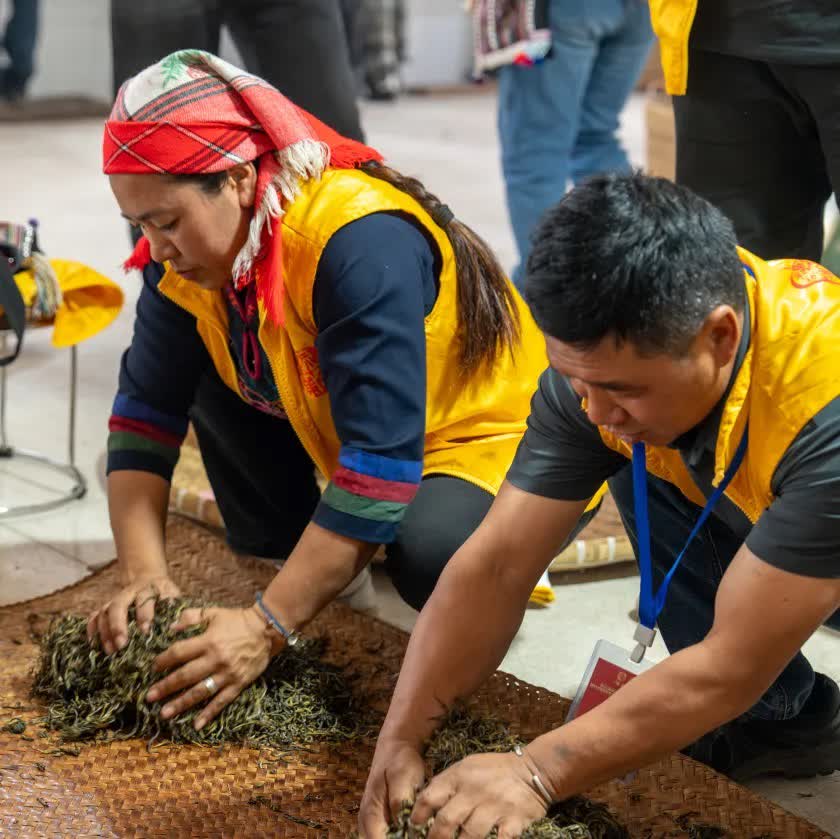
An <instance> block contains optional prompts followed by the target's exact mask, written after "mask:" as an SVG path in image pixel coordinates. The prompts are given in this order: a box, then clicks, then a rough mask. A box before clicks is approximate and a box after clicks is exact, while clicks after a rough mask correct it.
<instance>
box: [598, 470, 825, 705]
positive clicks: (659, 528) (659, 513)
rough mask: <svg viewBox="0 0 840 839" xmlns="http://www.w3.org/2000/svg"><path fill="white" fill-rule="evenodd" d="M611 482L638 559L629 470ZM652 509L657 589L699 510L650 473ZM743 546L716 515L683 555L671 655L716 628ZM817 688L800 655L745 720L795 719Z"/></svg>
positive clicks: (663, 622) (666, 627)
mask: <svg viewBox="0 0 840 839" xmlns="http://www.w3.org/2000/svg"><path fill="white" fill-rule="evenodd" d="M609 484H610V492H611V493H612V495H613V498H614V499H615V503H616V505H617V506H618V510H619V512H620V513H621V519H622V521H623V522H624V527H625V529H626V530H627V535H628V536H629V538H630V541H631V542H632V544H633V550H634V551H635V552H636V555H637V556H638V550H637V541H636V519H635V515H634V513H633V474H632V470H631V467H630V466H629V465H628V466H627V467H625V468H624V469H622V470H621V471H620V472H619V473H618V474H617V475H615V477H613V478H611V479H610V482H609ZM648 506H649V518H650V534H651V556H652V560H653V577H654V586H658V585H659V584H660V582H661V581H662V578H663V577H664V576H665V573H666V572H667V571H668V569H669V568H670V567H671V565H672V564H673V561H674V559H676V557H677V555H678V554H679V552H680V551H681V550H682V547H683V545H685V542H686V540H687V539H688V535H689V533H690V532H691V529H692V528H693V527H694V524H695V522H696V521H697V519H698V517H699V516H700V512H701V510H700V507H698V506H696V505H695V504H693V503H692V502H691V501H689V500H688V499H687V498H686V497H685V496H684V495H683V494H682V493H681V492H680V491H679V490H678V489H676V487H674V486H673V485H671V484H669V483H666V482H665V481H663V480H660V479H659V478H655V477H653V476H651V475H649V476H648ZM742 542H743V540H742V539H740V538H739V537H738V536H736V535H735V533H734V532H733V531H732V530H731V529H730V528H729V527H728V526H727V525H726V524H724V523H723V522H722V521H721V520H720V519H718V518H717V517H716V516H714V515H713V516H711V517H710V518H709V521H708V522H707V523H706V525H705V527H703V529H702V530H701V531H700V533H699V534H698V535H697V537H696V538H695V539H694V541H693V542H692V543H691V546H690V547H689V549H688V550H687V551H686V552H685V556H684V557H683V560H682V562H681V563H680V567H679V569H678V571H677V572H676V574H674V577H673V579H672V580H671V586H670V588H669V589H668V598H667V600H666V602H665V608H664V610H663V612H662V614H661V615H660V617H659V622H658V627H659V631H660V632H661V633H662V639H663V640H664V641H665V645H666V646H667V647H668V650H669V652H671V653H675V652H677V651H678V650H681V649H684V648H685V647H688V646H691V645H692V644H696V643H698V642H699V641H702V640H703V638H705V637H706V635H707V634H708V632H709V630H710V629H711V628H712V622H713V621H714V608H715V596H716V594H717V589H718V586H719V585H720V581H721V578H722V577H723V574H724V572H725V571H726V569H727V567H728V566H729V563H730V562H731V561H732V559H733V557H734V556H735V554H736V553H737V551H738V549H739V548H740V547H741V544H742ZM837 617H838V615H837V614H835V615H834V617H833V618H832V619H831V621H830V622H831V623H832V624H833V623H834V621H835V620H836V619H837ZM813 686H814V671H813V669H812V668H811V665H810V664H809V663H808V660H807V659H806V658H805V656H804V655H802V653H801V652H798V653H797V654H796V655H795V656H794V657H793V659H792V660H791V661H790V663H789V664H788V666H787V667H785V669H784V670H783V671H782V672H781V674H780V675H779V677H778V678H777V679H776V681H775V682H774V683H773V684H772V685H771V686H770V688H768V690H767V692H766V693H765V694H764V695H763V696H762V697H761V699H759V701H758V702H757V703H756V704H755V705H754V706H753V707H752V708H751V709H750V710H749V711H748V712H747V716H749V717H751V718H753V719H763V720H783V719H790V718H791V717H795V716H796V715H797V714H798V713H799V711H800V710H801V709H802V706H803V705H804V704H805V702H806V701H807V699H808V697H809V696H810V695H811V689H812V688H813Z"/></svg>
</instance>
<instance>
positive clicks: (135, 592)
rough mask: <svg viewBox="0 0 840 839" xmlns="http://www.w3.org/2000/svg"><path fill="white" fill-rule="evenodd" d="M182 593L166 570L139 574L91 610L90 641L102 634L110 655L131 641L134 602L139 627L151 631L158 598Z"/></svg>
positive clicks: (88, 627)
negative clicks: (129, 617)
mask: <svg viewBox="0 0 840 839" xmlns="http://www.w3.org/2000/svg"><path fill="white" fill-rule="evenodd" d="M180 595H181V590H180V589H179V588H178V586H177V585H175V583H174V582H173V581H172V580H171V579H170V578H169V577H168V576H166V574H156V575H152V576H145V577H139V578H138V579H136V580H134V581H133V582H132V583H130V584H129V585H127V586H125V587H124V588H122V589H121V590H120V591H119V592H117V594H116V595H115V596H114V597H113V598H112V599H111V600H110V601H109V602H108V603H106V604H105V605H104V606H103V607H102V608H101V609H97V610H96V611H95V612H93V613H92V614H91V616H90V617H89V618H88V623H87V637H88V641H93V639H94V638H95V637H96V636H97V635H98V636H99V639H100V641H101V642H102V649H103V650H105V653H106V654H107V655H111V653H115V652H118V651H119V650H121V649H122V648H123V647H124V646H125V645H126V643H127V642H128V610H129V608H130V607H131V606H134V614H135V620H136V622H137V626H138V628H139V629H140V631H141V632H142V633H144V634H148V632H149V630H150V628H151V626H152V620H153V618H154V616H155V600H156V599H157V598H172V597H180Z"/></svg>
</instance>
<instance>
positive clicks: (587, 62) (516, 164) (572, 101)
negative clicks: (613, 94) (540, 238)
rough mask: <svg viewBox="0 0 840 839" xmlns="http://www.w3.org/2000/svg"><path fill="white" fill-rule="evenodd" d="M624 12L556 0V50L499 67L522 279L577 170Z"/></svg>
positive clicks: (552, 16)
mask: <svg viewBox="0 0 840 839" xmlns="http://www.w3.org/2000/svg"><path fill="white" fill-rule="evenodd" d="M623 18H624V1H623V0H590V2H587V3H586V4H583V3H580V2H578V0H551V2H550V4H549V25H550V27H551V35H552V50H551V53H550V54H549V56H548V58H546V59H545V61H543V62H541V63H540V64H537V65H536V66H534V67H519V66H516V65H508V66H505V67H502V68H500V69H499V72H498V79H499V103H498V126H499V140H500V143H501V156H502V172H503V175H504V179H505V192H506V196H507V205H508V213H509V215H510V222H511V226H512V228H513V234H514V237H515V239H516V245H517V249H518V251H519V265H518V266H517V267H516V269H515V270H514V272H513V279H514V282H515V283H516V284H517V285H521V281H522V279H523V268H524V263H525V260H526V259H527V256H528V252H529V251H530V239H531V234H532V233H533V231H534V228H535V227H536V226H537V223H538V222H539V220H540V218H541V217H542V214H543V213H544V212H545V210H546V209H548V207H550V206H552V205H553V204H555V203H556V202H557V201H559V200H560V199H561V198H562V197H563V194H564V193H565V191H566V184H567V183H568V180H569V178H570V175H571V170H570V166H571V159H572V152H573V150H574V148H575V144H576V141H577V136H578V130H579V127H580V115H581V108H582V106H583V100H584V97H585V95H586V90H587V87H588V86H589V80H590V77H591V74H592V68H593V67H594V65H595V61H596V59H597V56H598V50H599V48H600V44H601V41H602V39H603V38H605V37H606V36H607V35H609V34H610V33H612V32H613V31H615V30H616V29H617V28H618V27H619V25H620V24H621V22H622V20H623Z"/></svg>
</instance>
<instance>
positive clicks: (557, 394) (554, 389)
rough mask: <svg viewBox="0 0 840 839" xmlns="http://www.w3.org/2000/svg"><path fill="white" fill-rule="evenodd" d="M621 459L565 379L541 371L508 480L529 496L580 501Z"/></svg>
mask: <svg viewBox="0 0 840 839" xmlns="http://www.w3.org/2000/svg"><path fill="white" fill-rule="evenodd" d="M626 463H627V459H626V458H625V457H624V456H623V455H620V454H619V453H618V452H614V451H613V450H612V449H610V448H609V447H608V446H607V445H606V444H605V443H604V441H603V440H602V439H601V435H600V434H599V433H598V428H597V426H595V425H593V424H592V423H591V422H589V420H588V419H587V417H586V414H585V413H584V411H583V410H582V409H581V406H580V397H579V396H578V395H577V393H575V391H574V389H573V388H572V386H571V385H570V384H569V382H568V381H567V380H566V379H565V378H564V377H563V376H560V375H559V374H558V373H556V372H555V371H554V370H553V369H551V368H549V369H548V370H546V371H545V372H544V373H543V374H542V376H540V381H539V385H538V387H537V391H536V393H535V394H534V397H533V399H532V400H531V414H530V416H529V417H528V429H527V431H526V432H525V436H524V437H523V438H522V442H521V443H520V444H519V448H518V450H517V452H516V457H515V458H514V459H513V463H512V464H511V467H510V470H509V471H508V474H507V479H508V481H510V482H511V483H512V484H513V485H514V486H515V487H518V488H519V489H521V490H524V491H525V492H530V493H532V494H533V495H541V496H544V497H546V498H556V499H558V500H563V501H584V500H587V499H589V498H591V497H592V496H593V495H594V494H595V493H596V492H597V491H598V488H599V487H600V486H601V484H602V483H603V482H604V481H605V480H607V478H609V477H611V476H612V475H614V474H615V473H616V472H617V471H618V470H619V469H621V467H622V466H624V465H625V464H626Z"/></svg>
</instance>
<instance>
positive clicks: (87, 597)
mask: <svg viewBox="0 0 840 839" xmlns="http://www.w3.org/2000/svg"><path fill="white" fill-rule="evenodd" d="M168 545H169V554H170V562H171V570H172V575H173V577H174V578H175V580H176V581H177V582H178V583H179V584H180V585H181V587H182V589H183V591H184V592H185V593H187V594H192V595H198V596H202V597H205V598H209V599H212V600H216V601H220V602H223V603H226V604H229V605H235V604H243V605H244V604H246V603H248V602H250V601H251V599H252V597H253V594H254V592H255V590H257V589H259V588H262V587H263V586H264V585H265V583H266V582H267V581H268V580H269V579H270V578H271V576H272V575H273V569H272V568H270V567H265V566H264V564H263V563H258V562H256V561H247V560H242V559H241V558H237V557H235V556H234V555H233V554H232V553H231V552H230V551H228V550H227V548H226V547H225V546H224V545H223V544H222V542H221V540H220V539H218V538H217V537H216V536H215V535H214V534H212V533H211V532H210V531H209V530H207V529H206V528H203V527H200V526H199V525H196V524H194V523H191V522H187V521H184V520H179V519H176V520H174V521H172V522H170V524H169V528H168ZM116 583H117V574H116V569H115V567H114V565H113V564H112V565H110V566H108V567H106V568H105V569H103V570H102V571H100V572H98V573H97V574H95V575H93V576H92V577H89V578H87V579H86V580H84V581H82V582H81V583H78V584H77V585H75V586H72V587H70V588H67V589H64V590H62V591H59V592H56V593H55V594H51V595H49V596H47V597H42V598H39V599H37V600H31V601H29V602H26V603H20V604H16V605H14V606H8V607H5V608H2V609H0V726H1V725H2V724H3V723H4V722H6V721H7V720H8V719H10V718H11V717H14V716H19V717H21V718H23V719H32V718H34V717H37V716H38V714H39V713H40V712H41V709H40V708H39V707H38V706H37V704H35V703H33V702H32V701H31V700H30V699H29V696H28V692H29V682H30V673H31V670H32V667H33V665H34V663H35V659H36V656H37V647H36V645H35V643H34V641H33V636H36V635H37V634H39V633H40V632H42V631H43V630H44V628H45V627H46V625H47V623H48V621H49V619H50V617H52V616H53V615H56V614H62V613H65V612H76V613H81V614H85V613H87V612H88V611H90V610H91V609H93V608H95V607H96V606H98V605H101V603H102V602H103V601H104V600H105V599H107V597H109V596H110V593H111V592H112V591H113V590H114V588H115V587H116ZM307 634H312V635H314V634H325V635H327V636H328V637H329V639H330V647H329V654H328V657H329V658H330V660H331V661H333V662H334V663H336V664H338V665H340V666H343V667H346V668H347V669H348V670H349V671H351V672H355V673H358V674H360V685H359V688H360V690H362V691H364V693H365V694H367V695H369V696H370V697H371V701H372V703H373V704H374V705H376V706H377V707H379V708H380V709H382V710H383V711H384V710H385V708H386V705H387V701H388V698H389V696H390V694H391V691H392V690H393V685H394V683H395V680H396V676H397V673H398V670H399V666H400V662H401V661H402V657H403V653H404V651H405V644H406V640H407V636H406V635H405V634H404V633H403V632H401V631H399V630H397V629H394V628H392V627H389V626H387V625H385V624H383V623H381V622H379V621H377V620H375V619H374V618H370V617H368V616H366V615H362V614H359V613H356V612H353V611H351V610H350V609H348V608H346V607H344V606H340V605H333V606H330V607H329V608H328V609H327V610H326V611H325V612H324V613H323V614H322V616H321V617H319V618H318V620H316V621H315V622H314V624H313V625H312V626H311V627H310V628H309V630H308V633H307ZM473 705H474V706H475V708H476V709H477V710H479V711H484V712H486V713H490V714H493V715H494V716H497V717H501V718H502V719H504V720H507V721H508V722H509V723H510V725H511V727H512V728H513V729H514V730H515V731H518V732H520V733H521V734H522V735H523V736H524V737H526V738H531V737H534V736H536V735H537V734H539V733H541V732H543V731H546V730H547V729H549V728H552V727H555V726H557V725H560V724H561V723H562V721H563V718H564V716H565V714H566V710H567V708H568V700H566V699H563V698H562V697H560V696H557V695H556V694H553V693H551V692H550V691H547V690H544V689H542V688H538V687H534V686H532V685H529V684H526V683H524V682H520V681H518V680H516V679H515V678H513V677H512V676H509V675H507V674H504V673H496V674H495V675H494V676H493V677H492V678H491V679H490V681H489V683H488V684H487V686H486V687H485V688H484V689H483V690H482V691H481V692H480V694H479V695H478V697H477V698H476V699H475V700H474V702H473ZM37 730H38V729H37V728H36V727H35V726H30V727H29V729H28V733H31V734H35V735H36V736H35V739H33V740H31V741H28V740H24V739H22V738H21V737H20V736H19V735H14V734H11V733H9V732H5V731H1V730H0V836H2V837H24V838H25V839H28V837H88V836H102V837H144V839H145V837H205V836H206V837H220V836H225V837H227V836H243V837H245V836H247V837H269V836H284V837H295V839H297V837H301V839H315V837H329V839H333V838H334V837H335V839H338V837H347V836H349V835H350V832H351V830H352V829H353V828H354V825H355V820H356V813H357V808H358V803H359V801H360V799H361V795H362V791H363V789H364V783H365V778H366V775H367V769H368V767H369V765H370V759H371V757H372V754H373V746H374V742H373V740H362V741H358V742H354V743H351V744H345V745H342V746H337V747H335V746H333V747H320V748H314V749H312V750H311V751H307V752H301V753H299V754H298V755H297V756H289V757H288V758H287V762H286V763H282V762H280V763H278V762H273V761H272V760H271V755H270V754H269V753H268V752H260V751H258V750H255V749H247V748H244V747H239V746H236V747H233V746H230V747H225V748H224V749H222V750H217V749H215V748H208V747H199V746H177V747H176V746H171V745H163V746H156V747H155V748H154V749H153V750H152V751H151V752H149V751H148V750H147V746H146V743H144V742H141V741H136V740H130V741H123V742H115V743H110V744H102V743H100V744H91V745H82V746H81V750H80V753H79V754H78V755H74V754H67V753H64V754H55V753H53V751H54V750H55V749H56V747H57V746H58V745H60V744H57V743H56V742H55V740H54V739H52V738H51V737H50V738H47V739H41V738H39V737H37V734H36V732H37ZM590 795H591V797H593V798H595V799H597V800H600V801H602V802H604V803H605V804H607V806H608V807H609V808H610V809H611V810H612V811H613V812H614V813H615V815H616V816H617V817H618V818H620V819H621V820H622V821H623V822H624V823H625V824H626V825H627V826H628V828H629V830H630V833H631V835H632V836H633V837H637V838H638V839H656V837H682V836H687V835H689V834H686V833H685V832H683V831H682V830H680V829H679V827H677V825H676V823H675V819H676V818H679V817H680V816H682V815H686V814H693V815H692V816H691V818H692V819H694V820H702V821H705V822H709V823H713V824H716V825H719V826H721V827H723V828H725V829H726V830H728V831H729V832H730V833H729V835H731V836H733V837H748V838H749V839H758V837H762V839H765V837H766V839H771V837H772V839H794V837H796V839H805V837H808V839H812V837H813V838H814V839H816V837H826V836H827V834H825V833H823V832H821V831H820V830H818V829H817V828H816V827H814V826H813V825H810V824H808V823H807V822H805V821H804V820H802V819H800V818H797V817H795V816H793V815H791V814H789V813H786V812H785V811H783V810H782V809H780V808H779V807H777V806H775V805H774V804H771V803H770V802H768V801H766V800H764V799H763V798H761V797H759V796H757V795H754V794H753V793H751V792H749V791H748V790H746V789H744V788H742V787H739V786H737V785H736V784H733V783H731V782H729V781H728V780H727V779H725V778H723V777H721V776H720V775H717V774H716V773H714V772H712V771H711V770H709V769H707V768H706V767H704V766H701V765H700V764H697V763H694V762H693V761H691V760H689V759H688V758H684V757H682V756H680V755H674V756H672V757H670V758H668V759H667V760H664V761H662V762H660V763H658V764H656V765H655V766H653V767H650V768H647V769H644V770H642V771H640V772H639V773H637V775H636V776H635V778H634V779H633V780H632V781H630V782H629V783H626V784H624V783H620V782H613V783H610V784H606V785H604V786H601V787H599V788H598V789H596V790H593V791H591V793H590Z"/></svg>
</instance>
